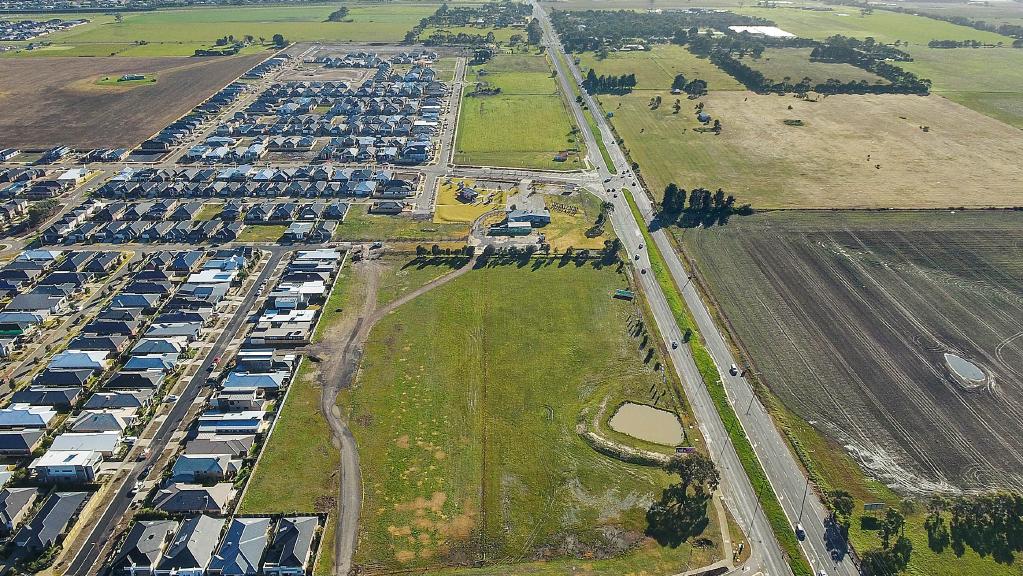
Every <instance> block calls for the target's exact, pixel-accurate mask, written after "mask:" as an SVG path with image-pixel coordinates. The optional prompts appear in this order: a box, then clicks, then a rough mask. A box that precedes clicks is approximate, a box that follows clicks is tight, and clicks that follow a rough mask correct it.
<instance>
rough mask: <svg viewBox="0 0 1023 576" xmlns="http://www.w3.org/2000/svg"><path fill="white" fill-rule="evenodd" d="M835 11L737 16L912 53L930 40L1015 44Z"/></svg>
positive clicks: (916, 21)
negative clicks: (900, 46)
mask: <svg viewBox="0 0 1023 576" xmlns="http://www.w3.org/2000/svg"><path fill="white" fill-rule="evenodd" d="M834 8H835V9H834V10H833V11H816V10H799V9H797V8H756V7H748V8H737V9H734V10H732V11H733V12H736V13H737V14H746V15H749V16H758V17H760V18H767V19H769V20H773V21H774V22H775V24H777V25H778V27H779V28H781V29H782V30H785V31H786V32H791V33H793V34H795V35H796V36H801V37H803V38H816V39H818V40H823V39H824V38H827V37H828V36H835V35H836V34H841V35H842V36H851V37H854V38H861V39H862V38H866V37H868V36H870V37H873V38H874V39H875V40H877V41H878V42H885V43H892V42H895V41H896V40H899V41H901V42H908V43H909V47H910V51H911V52H912V49H913V48H916V47H919V46H924V47H926V46H927V43H928V42H930V41H931V40H978V41H980V42H986V43H991V44H997V43H998V42H1004V43H1006V44H1011V43H1012V38H1008V37H1006V36H1002V35H1000V34H995V33H994V32H984V31H981V30H975V29H973V28H967V27H966V26H958V25H956V24H950V23H948V22H942V21H941V20H934V19H932V18H926V17H923V16H914V15H912V14H899V13H896V12H886V11H884V10H874V12H873V13H872V14H868V15H866V16H861V15H860V11H859V9H858V8H854V7H843V6H835V7H834Z"/></svg>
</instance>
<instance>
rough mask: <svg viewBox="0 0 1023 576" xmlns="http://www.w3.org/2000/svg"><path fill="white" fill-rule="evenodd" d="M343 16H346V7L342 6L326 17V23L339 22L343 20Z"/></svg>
mask: <svg viewBox="0 0 1023 576" xmlns="http://www.w3.org/2000/svg"><path fill="white" fill-rule="evenodd" d="M345 16H348V7H347V6H342V7H340V8H338V9H337V10H334V11H333V12H331V13H330V16H327V22H341V21H343V20H344V19H345Z"/></svg>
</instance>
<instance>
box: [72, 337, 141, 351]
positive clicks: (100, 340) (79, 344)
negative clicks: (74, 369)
mask: <svg viewBox="0 0 1023 576" xmlns="http://www.w3.org/2000/svg"><path fill="white" fill-rule="evenodd" d="M127 340H128V337H127V336H124V335H122V334H109V335H104V336H101V335H98V334H82V335H81V336H78V337H77V338H75V339H74V340H72V341H71V342H69V343H68V346H67V347H68V349H69V350H98V351H102V352H117V351H119V350H121V349H122V348H123V347H124V343H125V341H127Z"/></svg>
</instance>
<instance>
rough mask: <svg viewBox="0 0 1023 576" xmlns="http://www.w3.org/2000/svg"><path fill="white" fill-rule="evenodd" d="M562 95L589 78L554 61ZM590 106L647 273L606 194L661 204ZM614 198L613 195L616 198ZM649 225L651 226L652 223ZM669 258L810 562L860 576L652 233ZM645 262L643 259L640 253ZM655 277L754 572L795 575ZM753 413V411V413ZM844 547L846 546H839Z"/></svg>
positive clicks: (667, 331)
mask: <svg viewBox="0 0 1023 576" xmlns="http://www.w3.org/2000/svg"><path fill="white" fill-rule="evenodd" d="M534 7H535V10H536V14H537V15H538V16H539V17H540V19H541V22H542V24H543V28H544V37H545V43H546V44H547V47H548V50H551V51H552V52H553V53H555V54H556V53H558V52H561V53H562V54H563V52H562V47H561V43H560V42H559V41H558V40H557V37H556V35H555V33H554V30H553V28H552V26H551V24H550V20H549V19H548V18H547V14H546V13H545V12H544V11H543V9H542V7H541V6H540V5H539V4H538V3H534ZM552 60H553V62H554V64H555V68H556V69H557V71H558V77H559V80H560V82H561V84H562V89H563V90H564V91H565V93H566V94H572V93H573V91H572V86H571V85H569V84H568V82H570V81H572V82H576V84H578V83H580V82H581V81H582V75H581V72H580V71H579V70H578V68H577V67H576V66H575V65H574V63H573V61H572V60H571V59H569V58H566V62H569V64H568V67H569V68H570V70H568V71H566V70H563V69H562V68H563V66H562V64H561V61H560V59H558V58H552ZM583 98H584V101H585V102H586V104H587V106H588V107H589V109H590V111H591V113H592V115H593V117H594V119H595V120H596V123H597V127H598V129H599V130H600V134H599V135H594V134H592V132H591V130H590V129H589V126H588V125H587V123H586V121H585V118H584V117H583V115H582V109H581V107H580V106H579V105H578V104H575V103H574V100H573V106H572V108H573V114H574V115H575V117H576V122H577V124H578V125H579V126H580V129H581V130H582V133H583V137H584V138H585V139H586V143H587V149H588V158H589V159H590V161H591V163H592V164H593V165H595V166H597V167H598V172H599V173H600V174H601V176H602V177H603V178H604V179H609V180H608V181H607V184H606V186H603V187H600V188H599V189H598V190H596V192H598V195H600V196H602V197H604V198H605V199H607V200H610V201H612V202H614V204H615V210H614V212H613V214H612V224H613V225H614V227H615V230H616V231H617V233H618V236H619V238H621V239H622V242H623V243H624V244H625V247H626V250H627V251H628V254H629V255H630V258H633V262H635V263H636V265H637V266H638V267H640V268H646V269H649V265H650V262H649V259H648V258H647V254H646V251H645V250H643V249H640V248H639V245H640V243H641V242H642V234H641V232H640V229H639V226H640V223H639V222H636V219H635V218H634V216H633V214H632V211H631V209H630V208H629V206H628V203H627V201H626V200H625V198H624V195H623V194H618V195H617V197H615V196H614V195H613V194H612V195H609V194H607V192H606V190H605V188H613V189H619V190H620V189H621V188H629V189H631V190H633V191H635V192H636V194H635V195H634V197H635V199H636V202H637V204H638V205H639V206H640V211H641V212H642V214H643V216H644V218H645V219H646V220H647V221H649V220H650V218H651V217H652V216H653V214H654V212H653V206H652V205H651V203H650V201H649V199H648V197H647V196H646V194H645V193H643V190H642V186H641V185H640V183H639V182H638V181H637V180H635V179H634V176H633V175H632V174H631V169H630V167H629V163H628V161H627V160H626V158H625V155H624V154H623V153H622V151H621V149H620V148H619V146H618V144H617V142H616V140H615V137H614V134H613V133H612V132H611V129H610V126H609V125H608V123H607V121H606V118H605V117H604V114H603V112H602V110H601V108H600V104H599V102H597V101H596V99H595V98H593V97H592V96H590V95H589V94H586V93H585V92H584V93H583ZM596 137H600V138H601V139H602V140H603V141H604V144H605V147H606V148H607V151H608V155H609V156H610V158H611V160H612V162H613V163H614V165H615V168H616V170H617V171H618V173H617V174H611V173H610V172H609V171H608V170H607V168H606V167H605V166H604V163H603V159H602V158H601V157H599V155H598V154H597V153H596V152H597V151H598V148H597V145H596V144H597V143H596V140H595V138H596ZM608 196H611V197H610V198H608ZM642 225H644V226H645V225H646V222H644V223H643V224H642ZM652 236H653V238H654V241H655V242H656V243H657V246H658V248H659V249H660V252H661V254H662V255H663V257H664V259H665V260H666V261H667V265H668V268H669V270H670V271H671V274H672V276H673V277H674V279H675V282H676V284H677V285H679V286H682V287H683V289H682V293H683V296H684V297H685V300H686V304H687V305H688V307H689V309H690V311H691V313H692V315H693V318H694V320H695V322H696V325H697V327H698V328H699V330H700V333H701V334H702V335H703V337H704V339H705V340H706V344H707V348H708V350H709V352H710V354H711V356H712V358H713V359H714V362H715V364H716V365H717V367H718V371H719V372H720V373H721V375H722V378H723V381H724V383H725V389H726V391H727V394H728V397H729V399H730V401H731V402H732V403H733V405H734V407H735V410H736V413H737V414H738V415H739V419H740V421H741V423H742V425H743V427H744V429H745V430H746V432H747V436H748V437H749V438H750V440H751V442H752V444H753V447H754V450H755V452H756V454H757V457H758V458H759V460H760V462H761V464H762V465H763V466H764V469H765V471H766V473H767V476H768V479H769V480H770V482H771V484H772V486H773V487H774V490H775V493H776V494H777V495H778V498H779V500H780V502H781V504H782V507H783V509H784V510H785V513H786V515H787V517H788V519H789V521H790V522H791V524H792V525H793V526H795V525H796V523H801V524H802V525H803V527H804V529H805V530H806V538H805V539H804V540H803V541H802V542H801V546H802V549H803V552H804V554H805V555H806V557H807V558H808V559H809V561H810V563H811V565H812V567H813V569H814V570H822V569H823V570H826V572H827V573H828V574H841V575H849V576H851V575H855V574H858V571H857V570H856V567H855V566H854V565H853V563H852V562H851V560H850V559H849V557H848V556H847V555H841V554H839V555H837V557H835V556H833V555H832V550H833V549H834V548H835V547H836V546H834V544H836V543H835V542H834V540H835V532H834V531H833V530H830V531H829V530H828V528H827V526H826V519H827V518H828V512H827V510H826V508H825V507H824V505H823V504H822V503H821V501H820V499H819V498H817V496H816V494H815V493H814V492H813V490H812V489H809V485H808V481H807V478H806V476H805V475H804V474H803V472H802V470H801V468H800V467H799V465H798V463H797V462H796V460H795V458H794V457H793V455H792V453H791V452H790V451H789V448H788V445H787V444H786V442H785V440H784V439H783V438H782V435H781V434H780V433H779V432H778V430H777V428H775V426H774V422H773V420H772V419H771V416H770V414H768V412H767V411H766V410H765V409H764V407H763V405H762V404H761V403H760V402H759V400H757V399H756V398H755V395H754V394H753V390H752V388H751V387H750V385H749V383H748V382H746V380H745V379H744V378H740V377H738V376H732V375H731V374H730V373H729V372H728V367H729V366H731V364H733V363H736V361H735V359H734V358H733V356H732V354H731V350H730V349H729V347H728V346H727V344H726V343H725V340H724V338H723V337H722V336H721V333H720V331H719V330H718V328H717V326H716V325H715V323H714V321H713V319H712V318H711V316H710V314H709V312H708V311H707V308H706V306H705V305H704V303H703V301H702V300H701V299H700V296H699V294H698V293H697V290H696V287H695V286H693V284H692V282H690V281H689V278H688V275H687V273H686V270H685V268H684V267H683V265H682V262H681V260H680V259H679V257H678V254H676V253H675V250H674V249H673V247H672V246H671V244H670V242H669V240H668V238H667V236H666V234H665V232H664V231H660V230H659V231H655V232H653V234H652ZM637 254H638V255H639V257H640V259H639V260H638V261H636V260H635V255H637ZM651 276H652V275H651V274H641V275H640V280H641V284H642V285H643V286H642V287H643V290H644V293H645V294H646V295H647V299H648V300H649V301H650V306H651V309H652V311H653V313H654V317H655V320H656V322H657V324H658V327H659V328H660V331H661V334H662V335H663V336H664V338H665V340H666V344H667V349H668V350H669V351H670V354H671V356H672V361H673V362H674V364H675V367H676V370H678V372H679V376H680V377H681V379H682V382H683V386H684V388H685V390H686V394H687V396H688V399H689V402H690V404H691V405H692V407H693V411H694V412H695V414H696V417H697V420H698V421H699V422H700V427H701V430H702V431H703V433H704V437H705V438H706V440H707V443H708V445H709V446H708V447H709V449H710V453H711V455H712V457H713V458H714V460H715V462H716V463H717V465H718V468H719V469H720V470H721V474H722V479H723V483H722V492H723V494H724V496H723V497H724V499H725V501H726V503H727V504H728V506H729V508H730V509H731V510H732V512H733V514H734V515H735V516H736V519H737V520H738V522H739V524H740V526H741V527H742V529H743V530H744V531H745V532H746V534H747V537H749V538H750V539H751V540H752V541H753V543H754V546H753V549H752V556H751V558H750V561H749V562H747V564H746V567H747V568H749V569H752V570H760V571H763V572H765V573H768V574H788V573H790V570H789V568H788V565H787V563H786V560H785V555H784V553H783V551H782V550H781V547H780V546H779V545H778V543H777V540H776V539H775V537H774V534H773V533H772V531H771V527H770V525H769V524H768V522H767V518H766V517H765V515H764V514H763V510H762V509H761V508H760V502H759V498H758V495H757V494H756V493H755V492H754V490H753V487H752V485H751V484H750V482H749V478H748V477H747V476H746V474H745V471H744V470H743V469H742V466H741V464H740V462H739V460H738V457H737V456H736V454H735V450H734V448H733V446H732V444H731V441H730V440H729V437H728V435H727V432H726V431H725V429H724V426H723V424H722V422H721V419H720V417H719V416H718V413H717V410H716V409H715V407H714V404H713V401H712V400H711V398H710V394H709V393H708V392H707V390H706V388H705V387H704V386H703V384H702V379H701V378H700V375H699V372H698V370H697V369H696V365H695V363H694V361H693V358H692V355H691V354H690V352H689V349H688V347H686V346H680V347H679V348H677V349H675V350H672V349H671V346H670V340H678V341H681V340H682V338H681V334H680V331H679V328H678V325H677V324H676V323H675V320H674V317H673V315H672V314H671V311H670V309H669V308H668V306H667V302H666V301H665V299H664V294H663V293H662V292H661V290H660V287H659V285H658V284H657V282H656V281H654V279H653V278H652V277H651ZM747 408H748V409H747ZM838 544H840V543H838Z"/></svg>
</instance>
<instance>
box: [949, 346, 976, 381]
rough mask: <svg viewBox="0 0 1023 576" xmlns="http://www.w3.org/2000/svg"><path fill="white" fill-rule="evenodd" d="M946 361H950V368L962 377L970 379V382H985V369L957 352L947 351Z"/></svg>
mask: <svg viewBox="0 0 1023 576" xmlns="http://www.w3.org/2000/svg"><path fill="white" fill-rule="evenodd" d="M945 362H947V363H948V366H949V368H951V369H952V371H953V372H955V373H956V374H957V375H958V376H959V377H960V378H962V379H964V380H969V381H970V382H983V381H984V378H985V376H984V371H983V370H981V369H980V367H979V366H977V365H976V364H974V363H973V362H970V361H969V360H967V359H965V358H960V357H959V356H956V355H955V354H949V353H947V352H946V353H945Z"/></svg>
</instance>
